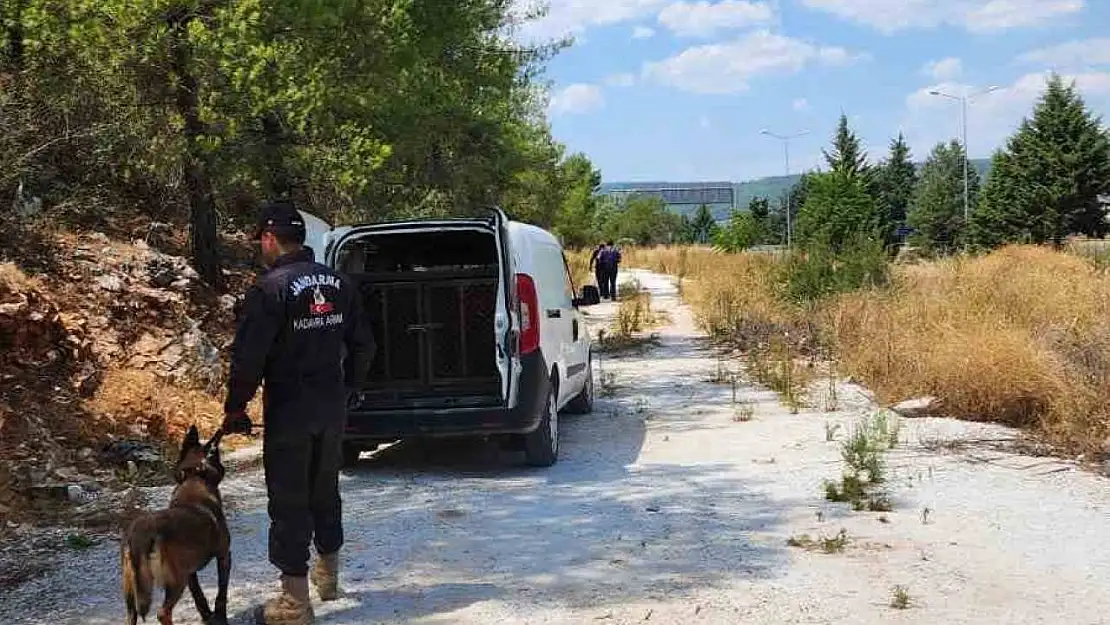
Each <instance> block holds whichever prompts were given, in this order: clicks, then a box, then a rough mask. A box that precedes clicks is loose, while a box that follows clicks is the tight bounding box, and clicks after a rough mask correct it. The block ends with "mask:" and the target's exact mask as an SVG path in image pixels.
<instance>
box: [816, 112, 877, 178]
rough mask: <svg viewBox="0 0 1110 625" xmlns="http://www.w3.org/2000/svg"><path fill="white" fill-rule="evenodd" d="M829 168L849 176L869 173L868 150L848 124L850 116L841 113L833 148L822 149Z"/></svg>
mask: <svg viewBox="0 0 1110 625" xmlns="http://www.w3.org/2000/svg"><path fill="white" fill-rule="evenodd" d="M821 153H822V154H824V156H825V162H826V163H828V165H829V170H831V171H833V172H836V173H840V174H844V175H847V176H864V175H866V174H867V171H868V166H867V152H865V151H864V150H863V144H862V143H861V142H860V139H859V137H858V136H857V135H856V133H855V131H853V130H852V129H851V127H850V126H848V116H847V115H845V114H843V113H841V114H840V120H839V121H838V122H837V125H836V134H835V135H834V136H833V144H832V149H831V150H821Z"/></svg>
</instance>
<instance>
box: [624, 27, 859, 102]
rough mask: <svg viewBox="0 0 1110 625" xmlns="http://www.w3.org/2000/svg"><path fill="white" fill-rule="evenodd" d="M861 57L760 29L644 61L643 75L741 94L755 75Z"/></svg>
mask: <svg viewBox="0 0 1110 625" xmlns="http://www.w3.org/2000/svg"><path fill="white" fill-rule="evenodd" d="M857 58H860V57H859V56H854V55H852V54H850V53H849V52H848V51H847V50H844V49H842V48H832V47H819V46H816V45H813V44H811V43H808V42H806V41H802V40H799V39H791V38H790V37H785V36H782V35H776V34H772V33H770V32H768V31H756V32H753V33H750V34H748V35H745V36H744V37H741V38H740V39H737V40H735V41H732V42H729V43H716V44H709V45H702V46H695V47H692V48H688V49H686V50H685V51H683V52H681V53H679V54H677V55H675V56H672V57H670V58H668V59H665V60H662V61H657V62H650V63H645V64H644V68H643V75H644V77H645V78H648V79H651V80H654V81H656V82H658V83H662V84H665V85H670V86H672V87H675V88H678V89H682V90H684V91H692V92H695V93H718V94H720V93H739V92H741V91H746V90H747V89H748V80H749V79H751V78H753V77H755V76H760V75H765V74H790V73H795V72H798V71H800V70H801V69H802V68H803V67H805V66H806V65H808V64H815V63H816V64H824V65H842V64H844V63H847V62H850V61H852V60H855V59H857Z"/></svg>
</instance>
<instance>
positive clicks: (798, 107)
mask: <svg viewBox="0 0 1110 625" xmlns="http://www.w3.org/2000/svg"><path fill="white" fill-rule="evenodd" d="M791 106H792V107H793V108H794V110H795V111H798V112H799V113H801V112H803V111H808V110H809V100H807V99H805V98H797V99H795V100H794V103H793V104H792V105H791Z"/></svg>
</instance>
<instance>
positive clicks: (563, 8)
mask: <svg viewBox="0 0 1110 625" xmlns="http://www.w3.org/2000/svg"><path fill="white" fill-rule="evenodd" d="M540 2H541V0H516V3H515V11H514V12H515V13H516V14H517V15H523V14H524V12H525V10H526V8H534V7H536V6H537V5H539V4H540ZM667 2H668V0H605V1H604V2H599V1H598V0H550V1H549V2H547V3H546V4H547V6H548V9H547V14H546V15H544V16H543V17H542V18H540V19H538V20H532V21H530V22H527V23H525V24H524V25H522V26H521V27H520V29H519V34H520V35H521V36H522V38H523V39H525V40H545V39H551V38H556V37H563V36H566V35H580V34H581V33H583V32H585V31H586V30H587V29H588V28H591V27H597V26H612V25H614V24H622V23H625V22H629V21H632V20H635V19H639V18H642V17H647V16H649V15H651V14H652V13H654V12H655V11H657V10H658V9H659V7H661V6H663V5H665V4H667Z"/></svg>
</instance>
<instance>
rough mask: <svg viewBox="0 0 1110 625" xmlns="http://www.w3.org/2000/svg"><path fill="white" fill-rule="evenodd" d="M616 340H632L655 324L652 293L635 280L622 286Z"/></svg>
mask: <svg viewBox="0 0 1110 625" xmlns="http://www.w3.org/2000/svg"><path fill="white" fill-rule="evenodd" d="M618 299H619V300H620V304H619V305H618V307H617V319H616V326H615V327H614V328H613V331H614V334H615V336H616V338H619V339H624V340H627V339H630V338H632V337H633V336H634V335H636V334H639V333H640V332H643V331H644V328H645V327H649V326H652V325H654V324H655V313H654V312H653V311H652V309H651V292H650V291H648V290H646V289H644V288H643V287H642V286H640V283H639V282H637V281H635V280H633V281H631V282H627V283H625V284H624V285H621V289H620V293H619V295H618Z"/></svg>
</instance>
